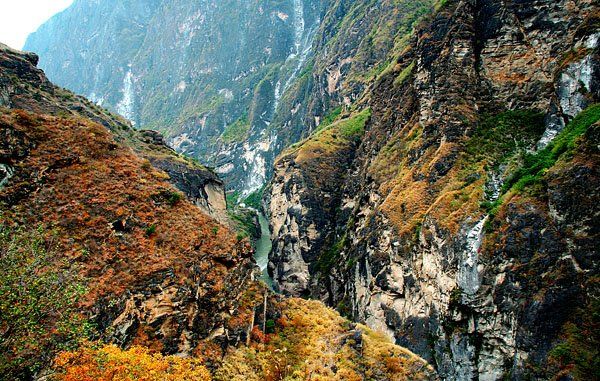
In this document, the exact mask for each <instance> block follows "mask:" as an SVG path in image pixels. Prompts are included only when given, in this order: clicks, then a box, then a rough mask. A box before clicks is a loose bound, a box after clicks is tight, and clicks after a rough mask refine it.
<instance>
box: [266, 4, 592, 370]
mask: <svg viewBox="0 0 600 381" xmlns="http://www.w3.org/2000/svg"><path fill="white" fill-rule="evenodd" d="M597 12H598V7H597V5H595V4H594V3H593V2H589V1H580V2H572V1H537V2H512V3H498V2H493V1H448V2H446V3H445V5H443V6H441V7H440V9H439V10H438V11H437V12H436V14H435V15H434V16H432V17H430V18H429V19H428V20H427V22H424V23H423V24H422V25H421V26H420V27H419V29H418V30H417V31H416V33H415V34H414V36H413V37H412V39H411V40H410V42H409V43H408V44H407V48H406V49H405V50H404V51H403V52H402V54H400V55H399V56H398V58H397V59H395V60H394V63H393V65H391V67H390V69H389V70H387V71H386V72H384V73H382V75H381V76H380V77H379V78H377V80H376V81H374V82H373V85H372V87H370V88H369V87H368V88H367V89H366V90H365V95H363V96H360V97H357V98H356V99H358V102H355V103H354V106H355V107H358V108H359V109H364V108H367V107H368V108H370V109H371V112H372V116H371V117H370V120H369V122H368V123H367V124H366V126H365V132H364V135H363V136H362V137H361V139H360V143H359V144H357V145H355V146H351V147H350V148H348V147H340V146H334V147H328V148H329V149H328V150H325V149H323V148H321V152H325V153H321V154H322V155H323V157H324V158H331V157H334V158H335V157H345V158H347V157H349V158H350V159H349V161H348V163H349V165H343V164H342V163H339V164H340V165H337V166H336V165H333V166H332V167H331V168H328V169H325V170H323V168H322V167H320V166H319V165H320V164H319V162H318V161H315V160H313V161H306V160H304V161H302V160H298V158H299V157H300V154H299V153H294V154H292V156H291V157H290V155H283V156H282V157H281V158H280V159H279V161H278V162H277V164H276V167H275V168H276V169H275V175H274V178H273V180H272V182H271V185H270V188H269V193H270V194H269V195H268V197H267V201H268V203H269V205H270V210H271V223H272V227H273V234H274V242H275V243H278V242H279V244H275V245H274V251H273V253H272V255H271V261H272V263H271V269H272V271H273V273H274V275H275V279H274V281H275V283H276V285H277V284H279V287H280V288H281V289H282V290H284V291H285V292H287V293H290V294H295V295H310V296H312V297H315V298H320V299H322V300H324V301H326V302H327V303H329V304H330V305H332V306H336V307H337V308H338V309H339V310H340V311H342V312H344V313H346V314H348V315H349V316H351V317H353V318H354V319H356V320H358V321H362V322H366V323H367V324H369V325H370V326H371V327H375V328H377V329H380V330H382V331H384V332H387V334H388V335H389V336H390V337H394V338H395V340H396V342H397V343H399V344H401V345H406V346H408V347H409V348H411V349H412V350H414V351H416V352H417V353H420V354H421V355H423V356H425V357H426V358H428V359H431V360H432V362H433V363H435V364H436V367H437V370H438V372H439V374H440V376H441V377H442V378H444V379H449V380H450V379H452V380H471V379H483V380H498V379H503V378H505V377H508V378H510V379H525V378H527V377H533V378H542V379H544V378H548V377H551V376H552V375H556V374H558V373H559V372H566V373H568V372H569V370H568V369H572V368H569V365H568V364H569V362H568V360H564V358H563V360H564V362H563V363H560V361H557V360H556V351H554V352H553V351H552V348H554V347H555V346H556V345H559V343H561V340H562V339H561V337H564V336H561V335H563V334H564V329H565V327H566V326H568V325H569V324H570V323H569V322H570V321H573V319H577V318H576V316H579V314H580V313H581V312H579V311H580V309H584V310H585V309H586V308H587V309H591V308H593V300H594V298H595V297H597V290H596V289H595V288H594V287H595V286H594V284H595V283H594V279H596V277H597V275H598V267H597V266H598V264H597V258H595V259H594V254H593V253H594V249H592V246H593V244H592V242H597V241H598V235H597V223H595V222H594V218H595V217H594V216H597V215H598V209H597V206H596V205H597V204H598V189H597V179H596V177H597V173H596V171H595V170H594V169H593V168H596V167H597V166H598V158H599V157H598V151H597V129H598V127H597V126H598V125H597V120H598V109H597V106H592V107H591V108H589V106H590V105H592V104H594V103H595V102H598V100H600V93H599V91H600V88H599V87H598V78H599V75H598V62H599V61H598V45H597V36H598V29H597ZM583 110H586V111H583ZM582 111H583V112H582ZM347 116H348V115H342V116H340V117H338V120H343V118H345V117H347ZM576 116H578V117H577V118H576ZM574 118H575V119H574ZM575 131H577V132H575ZM586 131H587V132H586ZM579 135H581V138H579V139H577V137H578V136H579ZM553 139H554V140H553ZM319 140H320V136H319V134H318V133H317V134H315V135H314V136H313V137H311V138H309V139H308V140H307V141H305V142H302V143H300V148H298V150H299V152H302V150H303V149H304V150H307V149H308V150H310V149H311V148H310V147H311V145H312V146H314V145H315V144H317V143H318V142H319ZM544 147H545V148H544ZM567 147H568V148H567ZM536 148H537V152H534V150H536ZM347 149H350V151H349V152H345V150H347ZM332 151H333V153H332ZM564 152H567V153H566V154H565V153H564ZM543 160H545V161H544V163H543V164H541V162H542V161H543ZM315 172H317V173H323V176H322V178H323V179H324V180H325V181H324V183H325V184H323V183H321V184H319V183H318V182H308V181H307V179H310V178H311V176H312V173H315ZM326 179H333V180H331V181H327V180H326ZM340 184H341V185H340ZM328 187H332V188H333V189H335V191H334V192H332V191H331V188H328ZM580 192H581V193H580ZM574 194H578V195H579V194H580V198H581V205H585V206H584V207H579V206H575V204H573V203H571V202H570V201H569V200H572V197H573V195H574ZM326 195H330V196H332V198H331V199H328V198H326ZM556 203H558V204H560V205H561V207H560V208H558V207H557V206H556ZM315 216H318V217H315ZM316 227H318V228H316ZM578 258H579V259H578ZM584 258H585V259H584ZM580 261H581V262H580ZM584 314H585V312H584ZM565 369H567V370H565Z"/></svg>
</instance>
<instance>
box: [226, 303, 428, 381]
mask: <svg viewBox="0 0 600 381" xmlns="http://www.w3.org/2000/svg"><path fill="white" fill-rule="evenodd" d="M279 308H280V309H281V312H282V317H281V318H280V319H279V320H278V321H277V324H276V333H275V334H271V335H268V336H269V339H268V340H266V342H265V343H254V344H253V346H251V347H241V348H237V349H235V350H233V351H231V352H230V353H228V354H227V355H226V357H225V359H224V362H223V364H222V366H221V367H220V369H219V370H217V372H216V374H215V379H216V380H240V381H241V380H267V381H269V380H409V379H410V380H424V379H428V378H429V375H430V374H431V368H430V367H429V365H427V363H426V362H425V361H424V360H422V359H421V358H419V357H417V356H416V355H414V354H412V353H411V352H409V351H408V350H406V349H403V348H400V347H398V346H396V345H394V344H392V343H391V342H390V341H389V339H388V338H387V337H385V336H384V335H382V334H378V333H375V332H373V331H372V330H370V329H369V328H367V327H366V326H363V325H353V324H351V323H349V322H348V321H347V320H346V319H344V318H343V317H341V316H340V315H339V314H338V313H337V312H336V311H334V310H333V309H331V308H328V307H326V306H325V305H323V303H321V302H319V301H314V300H313V301H311V300H303V299H287V300H284V301H283V302H281V303H280V305H279ZM355 335H358V336H359V337H360V338H361V340H362V343H356V342H355Z"/></svg>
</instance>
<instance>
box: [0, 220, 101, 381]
mask: <svg viewBox="0 0 600 381" xmlns="http://www.w3.org/2000/svg"><path fill="white" fill-rule="evenodd" d="M44 233H45V232H44V230H43V229H42V228H38V229H37V230H31V231H28V230H24V229H21V228H11V227H8V226H6V225H4V224H0V268H2V272H1V273H0V295H2V297H1V298H0V332H1V335H0V374H2V375H3V377H6V378H5V379H20V378H28V377H30V376H31V375H33V374H34V373H35V372H36V371H38V370H39V369H40V368H41V367H42V366H43V365H45V364H47V363H48V362H49V361H50V360H51V359H52V358H53V356H54V355H55V354H56V353H57V352H58V351H61V350H68V349H72V348H74V347H76V345H77V343H78V341H79V340H81V339H82V338H84V337H86V336H88V334H89V333H90V331H91V328H90V326H89V324H88V323H87V322H86V321H85V319H84V318H83V317H81V316H80V315H79V314H78V312H77V304H78V302H79V301H80V300H81V297H82V296H83V295H84V294H85V293H86V288H85V287H84V286H83V284H82V279H80V278H79V277H78V276H77V275H75V272H74V271H72V269H71V266H70V265H69V263H67V262H59V261H58V260H57V257H59V253H58V252H57V247H56V245H54V244H53V239H50V240H46V239H45V237H44Z"/></svg>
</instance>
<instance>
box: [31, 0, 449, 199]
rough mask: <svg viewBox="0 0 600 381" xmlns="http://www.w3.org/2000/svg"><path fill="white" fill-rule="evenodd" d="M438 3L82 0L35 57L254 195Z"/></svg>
mask: <svg viewBox="0 0 600 381" xmlns="http://www.w3.org/2000/svg"><path fill="white" fill-rule="evenodd" d="M436 3H438V1H435V0H419V1H390V0H384V1H381V0H369V1H361V2H357V1H348V0H335V1H333V0H332V1H324V0H286V1H266V2H265V1H263V2H248V1H239V0H237V1H219V2H213V1H200V2H192V1H177V2H174V3H173V2H164V1H147V0H128V1H126V2H123V1H114V0H111V1H102V2H95V1H90V0H79V1H76V2H75V3H74V4H73V5H72V6H71V7H70V8H69V9H67V10H65V11H64V12H62V13H61V14H59V15H57V16H55V17H53V18H52V19H51V20H50V21H48V22H47V23H46V24H44V25H43V26H42V27H40V29H39V30H38V31H37V32H36V33H34V34H32V35H31V36H30V37H29V39H28V41H27V43H26V45H25V49H27V50H31V51H34V52H36V53H38V54H39V55H40V56H41V63H40V65H41V67H42V68H43V69H44V70H46V72H47V73H48V75H49V77H50V78H51V79H52V80H54V81H56V82H57V83H58V84H59V85H61V86H65V87H67V88H69V89H71V90H72V91H74V92H76V93H78V94H84V95H86V96H88V97H89V98H90V99H92V100H93V101H95V102H97V103H98V104H100V105H103V106H105V107H108V108H109V109H111V110H113V111H116V112H119V113H120V114H121V115H123V116H125V117H126V118H128V119H130V120H132V121H133V122H134V123H136V124H137V125H138V126H140V127H141V128H151V129H160V130H161V132H163V133H164V134H165V135H166V137H167V141H168V142H169V144H170V145H171V146H173V147H174V148H175V149H177V150H178V151H179V152H184V153H186V154H188V155H191V156H194V157H197V158H199V159H200V161H201V162H203V163H207V164H209V165H211V166H213V167H215V168H216V170H217V172H218V173H219V174H220V175H221V176H222V177H223V178H224V180H225V182H226V184H227V186H228V188H229V189H231V190H234V191H237V194H238V196H239V197H240V198H245V197H247V196H249V195H250V194H252V193H253V192H257V191H260V190H261V189H262V187H263V186H264V184H265V183H266V182H267V181H268V179H269V178H270V177H271V174H272V166H273V162H274V158H275V157H276V156H277V155H278V154H279V153H280V152H281V151H282V150H283V149H285V148H286V147H287V146H289V145H290V144H292V143H295V142H297V141H299V140H301V139H303V138H306V137H307V136H308V134H309V133H310V132H311V131H313V130H314V129H315V127H316V126H317V125H318V124H319V123H320V121H321V120H323V119H324V118H326V117H327V116H328V115H329V114H330V113H331V112H333V111H335V109H336V107H338V106H341V105H350V104H351V103H352V102H354V101H355V100H356V99H357V98H358V97H359V96H361V95H362V94H363V92H364V90H365V88H367V87H368V86H369V85H370V84H371V83H372V81H373V79H374V78H376V77H377V76H378V75H379V74H381V73H382V72H383V71H384V70H385V69H386V68H388V65H389V64H390V63H391V62H392V61H394V59H395V57H397V55H398V54H400V53H401V52H402V50H403V49H404V48H405V46H406V43H407V41H408V36H409V35H410V32H411V31H412V28H413V26H414V25H415V24H416V23H417V22H418V20H419V19H420V18H421V17H422V16H423V15H425V14H429V13H430V12H431V11H432V10H433V8H434V4H436ZM81 36H86V37H84V38H82V37H81Z"/></svg>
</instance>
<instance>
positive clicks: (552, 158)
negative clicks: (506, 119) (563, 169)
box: [502, 104, 600, 192]
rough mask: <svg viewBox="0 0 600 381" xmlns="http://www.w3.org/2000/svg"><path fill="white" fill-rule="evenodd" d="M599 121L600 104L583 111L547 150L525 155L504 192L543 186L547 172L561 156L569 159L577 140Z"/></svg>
mask: <svg viewBox="0 0 600 381" xmlns="http://www.w3.org/2000/svg"><path fill="white" fill-rule="evenodd" d="M598 120H600V104H596V105H593V106H590V107H589V108H587V109H586V110H585V111H582V112H581V113H580V114H579V115H577V117H576V118H575V119H573V120H572V121H571V123H569V124H568V125H567V126H566V127H565V128H564V130H563V131H561V132H560V134H558V136H556V138H554V140H553V141H552V142H550V144H549V145H548V146H547V147H546V148H544V149H543V150H540V151H538V152H535V153H528V154H525V157H524V159H523V166H522V167H521V168H519V169H518V170H517V171H516V172H515V173H514V174H513V175H512V176H510V177H509V178H508V180H507V181H506V183H505V184H504V186H503V188H502V191H503V192H507V191H509V190H511V189H512V190H514V191H517V192H521V191H523V190H525V188H532V187H534V186H535V185H541V183H542V182H543V178H544V175H545V173H546V171H547V170H548V169H549V168H551V167H552V166H553V165H554V164H555V163H556V161H557V160H558V159H559V158H560V157H561V156H563V155H564V157H566V158H569V157H570V156H571V155H572V153H573V150H574V148H575V146H576V144H577V143H576V142H577V139H578V138H579V137H580V136H581V135H583V134H584V133H585V132H586V131H587V129H588V128H589V127H590V126H591V125H592V124H594V123H596V122H597V121H598Z"/></svg>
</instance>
